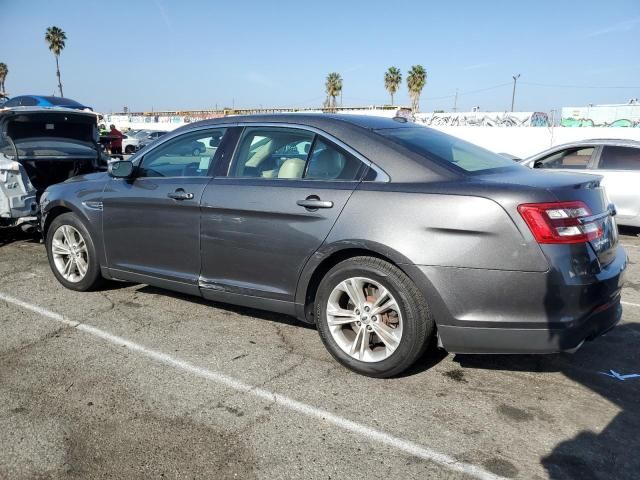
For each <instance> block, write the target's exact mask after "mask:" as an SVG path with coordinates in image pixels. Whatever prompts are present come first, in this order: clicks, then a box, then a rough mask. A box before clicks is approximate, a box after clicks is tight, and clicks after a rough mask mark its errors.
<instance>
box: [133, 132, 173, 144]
mask: <svg viewBox="0 0 640 480" xmlns="http://www.w3.org/2000/svg"><path fill="white" fill-rule="evenodd" d="M142 132H145V134H146V135H143V136H141V137H139V138H140V148H142V147H144V146H145V145H148V144H150V143H151V142H153V141H155V140H157V139H159V138H160V137H162V136H163V135H166V134H167V133H168V132H165V131H162V130H142Z"/></svg>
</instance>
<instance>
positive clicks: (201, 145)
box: [138, 128, 226, 177]
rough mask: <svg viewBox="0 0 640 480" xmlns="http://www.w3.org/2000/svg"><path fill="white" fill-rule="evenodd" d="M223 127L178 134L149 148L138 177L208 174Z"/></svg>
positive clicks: (215, 157) (215, 155)
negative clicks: (153, 147)
mask: <svg viewBox="0 0 640 480" xmlns="http://www.w3.org/2000/svg"><path fill="white" fill-rule="evenodd" d="M225 131H226V129H224V128H220V129H215V130H205V131H200V132H195V133H191V134H184V135H181V136H179V137H177V138H175V139H173V140H170V141H168V142H167V143H165V144H162V145H160V146H158V147H157V148H155V149H153V150H151V151H149V152H148V153H147V154H146V155H145V156H144V158H143V159H142V165H141V167H140V168H139V169H138V176H139V177H199V176H206V175H208V172H209V169H210V167H211V166H212V165H213V164H214V163H215V161H216V160H217V158H218V155H217V153H218V145H219V143H220V139H221V138H222V137H223V136H224V134H225Z"/></svg>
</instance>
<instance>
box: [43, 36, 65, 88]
mask: <svg viewBox="0 0 640 480" xmlns="http://www.w3.org/2000/svg"><path fill="white" fill-rule="evenodd" d="M44 39H45V41H46V42H47V43H48V44H49V50H51V52H52V53H53V55H54V56H55V57H56V74H57V75H58V88H59V89H60V96H61V97H64V93H63V92H62V80H61V78H60V62H59V58H60V53H62V50H63V49H64V47H65V41H66V40H67V34H66V33H64V30H62V29H61V28H58V27H49V28H47V32H46V33H45V35H44Z"/></svg>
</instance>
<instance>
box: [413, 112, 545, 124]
mask: <svg viewBox="0 0 640 480" xmlns="http://www.w3.org/2000/svg"><path fill="white" fill-rule="evenodd" d="M415 117H416V121H417V122H418V123H422V124H424V125H427V126H430V127H548V126H549V125H550V123H549V116H548V115H547V114H546V113H543V112H446V113H418V114H416V115H415Z"/></svg>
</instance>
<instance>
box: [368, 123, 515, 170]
mask: <svg viewBox="0 0 640 480" xmlns="http://www.w3.org/2000/svg"><path fill="white" fill-rule="evenodd" d="M376 132H377V133H379V134H380V135H382V136H384V137H386V138H389V139H390V140H392V141H394V142H396V143H398V144H400V145H402V146H403V147H405V148H407V149H409V150H411V151H412V152H414V153H417V154H418V155H420V156H422V157H425V158H426V159H428V160H432V161H435V162H438V163H441V164H445V166H450V167H451V166H453V167H454V168H455V169H458V170H460V171H463V172H466V173H488V171H489V170H495V169H498V168H500V169H504V168H518V165H517V164H515V163H514V162H513V160H509V159H507V158H505V157H503V156H501V155H498V154H497V153H493V152H490V151H489V150H485V149H484V148H481V147H478V146H477V145H474V144H472V143H469V142H465V141H464V140H460V139H459V138H457V137H453V136H451V135H447V134H446V133H442V132H439V131H438V130H433V129H431V128H426V127H419V126H416V127H404V128H385V129H380V130H376Z"/></svg>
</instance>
